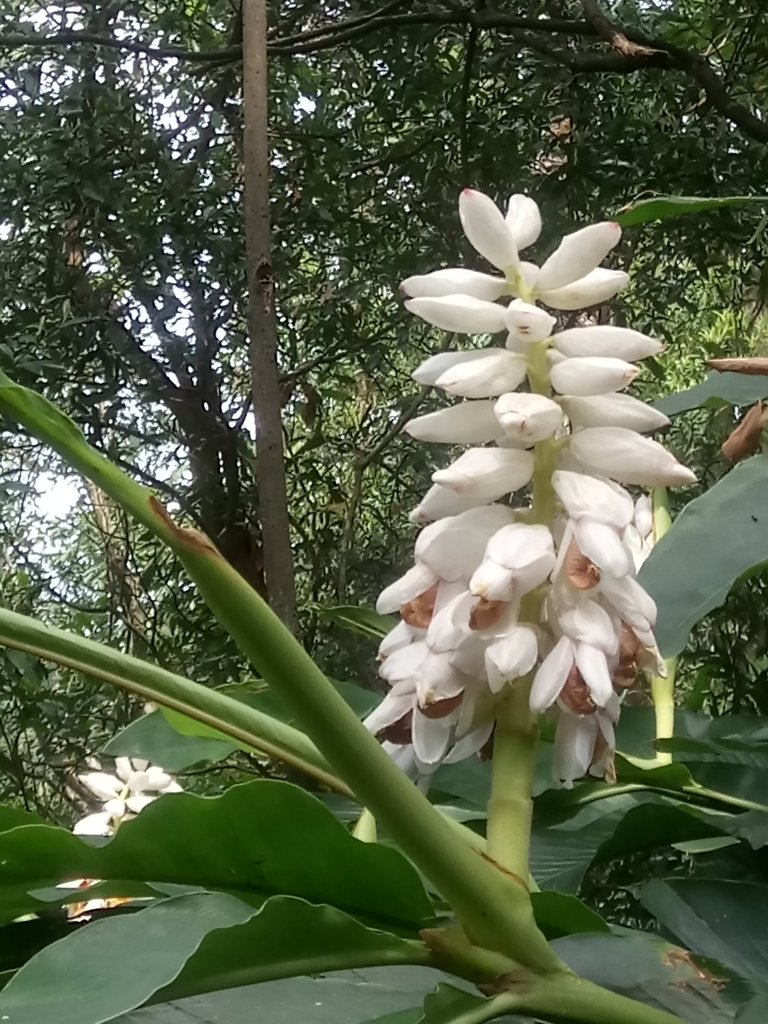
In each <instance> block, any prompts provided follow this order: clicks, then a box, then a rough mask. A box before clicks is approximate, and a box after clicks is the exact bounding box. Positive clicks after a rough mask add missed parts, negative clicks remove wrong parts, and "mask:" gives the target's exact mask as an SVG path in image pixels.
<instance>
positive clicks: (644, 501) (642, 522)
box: [635, 494, 653, 540]
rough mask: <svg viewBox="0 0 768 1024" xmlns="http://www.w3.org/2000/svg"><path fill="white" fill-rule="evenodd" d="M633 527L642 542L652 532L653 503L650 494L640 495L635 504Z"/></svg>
mask: <svg viewBox="0 0 768 1024" xmlns="http://www.w3.org/2000/svg"><path fill="white" fill-rule="evenodd" d="M635 526H636V527H637V532H638V533H639V534H640V536H641V537H642V538H643V540H645V538H646V537H648V536H649V535H650V534H651V533H652V532H653V502H652V501H651V496H650V494H641V495H640V497H639V498H638V499H637V501H636V502H635Z"/></svg>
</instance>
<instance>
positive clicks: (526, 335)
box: [504, 299, 557, 348]
mask: <svg viewBox="0 0 768 1024" xmlns="http://www.w3.org/2000/svg"><path fill="white" fill-rule="evenodd" d="M504 323H505V325H506V328H507V330H508V331H509V337H508V338H507V347H508V348H509V347H511V346H510V340H512V341H514V342H515V343H517V342H522V343H524V344H528V345H530V344H532V343H533V342H537V341H544V340H545V338H548V337H549V336H550V335H551V334H552V328H553V327H554V326H555V324H556V323H557V321H556V319H555V318H554V317H553V316H551V315H550V314H549V313H547V311H546V310H545V309H542V308H541V307H540V306H534V305H533V304H532V303H530V302H523V300H522V299H514V301H512V302H510V304H509V305H508V306H507V311H506V313H505V315H504Z"/></svg>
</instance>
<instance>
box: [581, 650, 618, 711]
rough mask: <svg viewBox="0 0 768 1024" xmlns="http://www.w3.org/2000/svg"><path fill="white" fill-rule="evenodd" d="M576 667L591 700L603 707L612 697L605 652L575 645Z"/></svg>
mask: <svg viewBox="0 0 768 1024" xmlns="http://www.w3.org/2000/svg"><path fill="white" fill-rule="evenodd" d="M575 661H576V667H577V668H578V670H579V672H581V675H582V678H583V679H584V682H585V683H586V684H587V686H588V687H589V692H590V694H591V695H592V700H593V701H594V702H595V704H597V706H598V707H599V708H603V707H605V705H606V704H607V703H608V701H609V700H610V699H611V697H612V696H613V684H612V683H611V673H610V672H609V671H608V662H607V660H606V657H605V652H604V651H601V650H599V649H598V648H597V647H592V645H591V644H584V643H582V644H576V657H575Z"/></svg>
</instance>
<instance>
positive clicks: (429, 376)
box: [411, 348, 508, 387]
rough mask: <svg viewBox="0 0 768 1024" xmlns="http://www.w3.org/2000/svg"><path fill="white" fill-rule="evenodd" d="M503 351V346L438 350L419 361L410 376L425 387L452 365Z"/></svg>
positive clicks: (470, 361) (473, 360) (480, 358)
mask: <svg viewBox="0 0 768 1024" xmlns="http://www.w3.org/2000/svg"><path fill="white" fill-rule="evenodd" d="M504 351H505V350H504V349H503V348H475V349H471V350H470V351H469V352H438V354H437V355H435V356H430V357H429V359H425V360H424V362H423V363H420V364H419V365H418V366H417V367H416V369H415V370H414V372H413V373H412V374H411V376H412V377H413V379H414V380H415V381H416V383H417V384H422V385H424V386H425V387H427V386H430V385H433V384H435V383H437V381H438V379H439V378H440V377H442V375H443V374H444V373H445V372H446V370H450V369H451V367H453V366H460V365H461V364H462V363H472V362H475V361H477V360H482V359H487V358H488V356H489V355H493V354H494V353H498V352H504ZM507 354H508V353H507Z"/></svg>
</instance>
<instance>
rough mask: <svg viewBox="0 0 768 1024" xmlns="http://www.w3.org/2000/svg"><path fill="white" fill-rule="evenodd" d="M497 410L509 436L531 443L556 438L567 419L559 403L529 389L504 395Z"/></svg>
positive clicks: (498, 403)
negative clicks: (530, 392) (554, 436)
mask: <svg viewBox="0 0 768 1024" xmlns="http://www.w3.org/2000/svg"><path fill="white" fill-rule="evenodd" d="M493 411H494V412H495V413H496V419H497V420H498V421H499V424H500V425H501V427H502V429H503V430H504V433H505V435H506V436H507V437H509V438H514V439H517V440H520V441H527V442H528V443H529V444H535V443H536V442H537V441H543V440H544V439H545V438H547V437H552V435H553V434H554V433H556V431H557V430H558V429H559V427H560V425H561V424H562V422H563V410H562V409H561V408H560V406H559V405H558V404H557V402H553V401H552V399H551V398H545V397H544V395H535V394H529V393H528V392H519V393H518V392H513V393H510V394H506V395H502V396H501V398H500V399H499V400H498V402H496V405H494V407H493Z"/></svg>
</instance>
